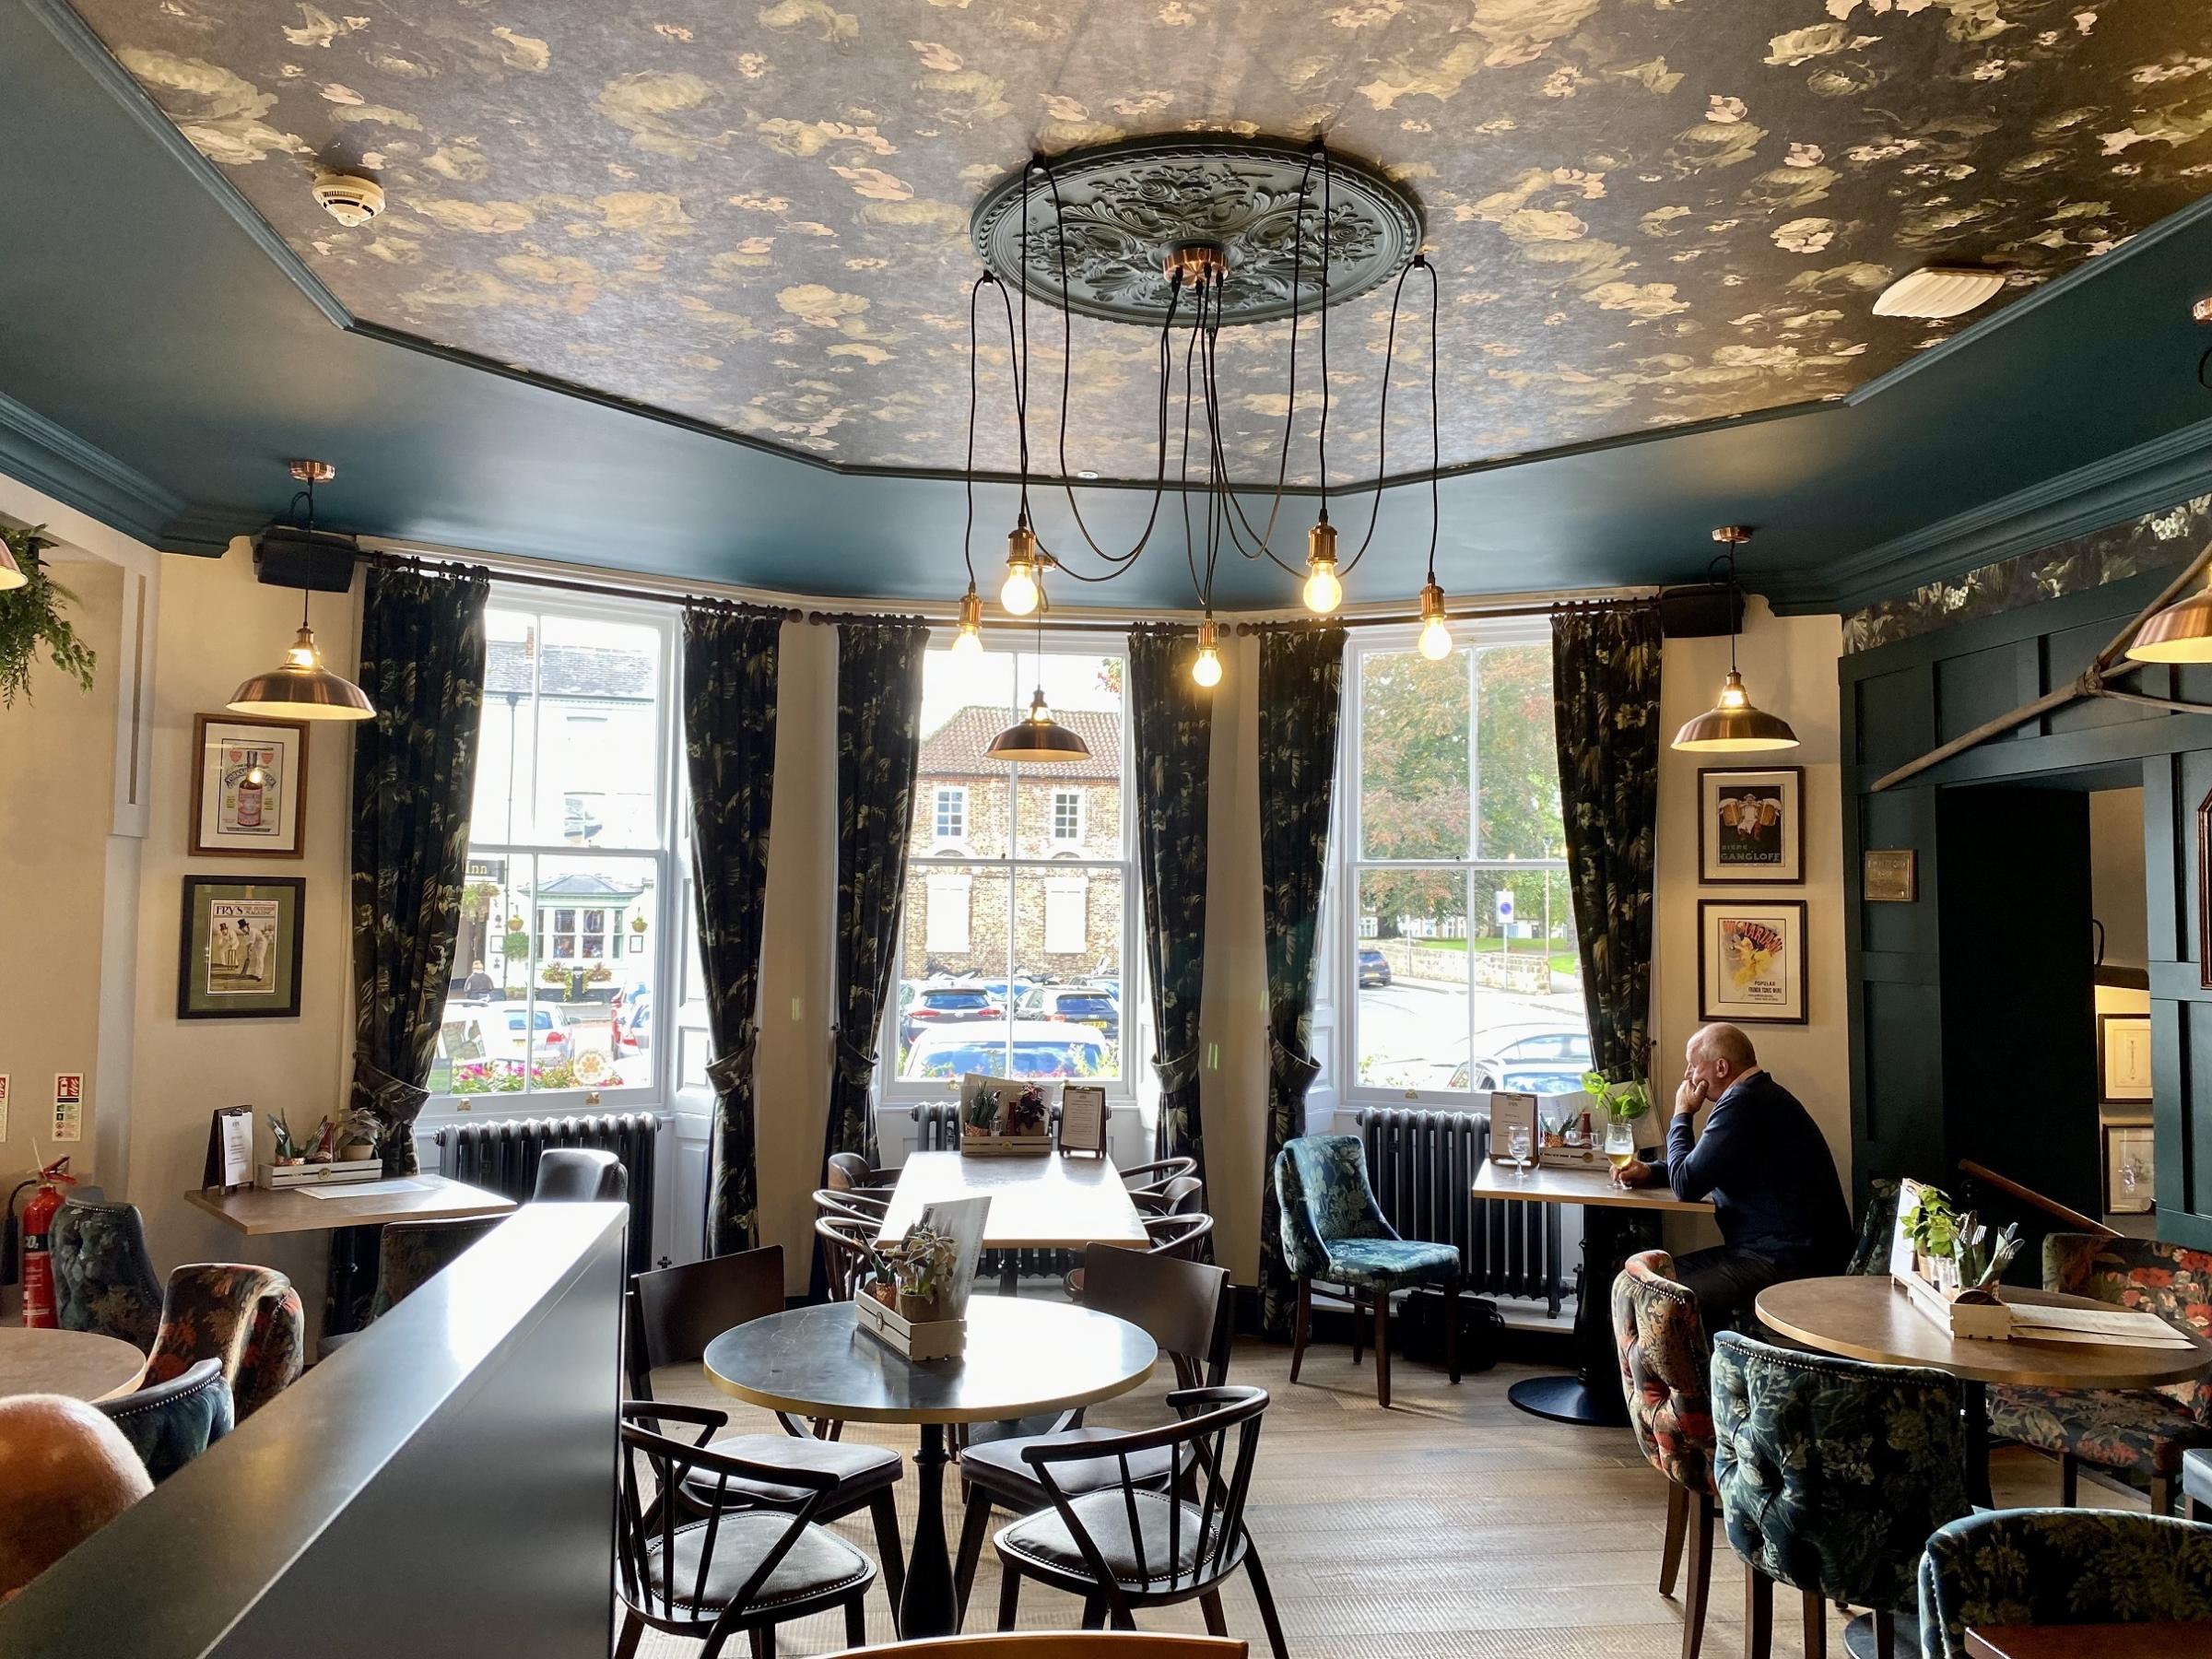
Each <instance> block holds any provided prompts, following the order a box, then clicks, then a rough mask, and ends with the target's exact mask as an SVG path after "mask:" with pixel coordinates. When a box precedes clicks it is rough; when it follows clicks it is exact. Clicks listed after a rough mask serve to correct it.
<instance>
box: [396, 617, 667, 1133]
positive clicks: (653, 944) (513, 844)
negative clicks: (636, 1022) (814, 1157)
mask: <svg viewBox="0 0 2212 1659" xmlns="http://www.w3.org/2000/svg"><path fill="white" fill-rule="evenodd" d="M487 608H488V609H492V610H500V609H519V610H529V611H533V612H535V613H536V614H537V615H539V616H541V617H559V618H564V619H566V620H569V621H577V622H612V623H618V624H622V625H625V626H639V625H642V626H645V627H649V628H651V629H653V630H654V632H655V634H656V635H657V636H658V641H659V645H658V653H657V656H656V660H655V663H654V684H655V687H656V691H657V697H656V702H655V706H654V727H655V730H654V745H655V747H656V748H657V749H658V751H659V754H660V765H659V766H658V767H657V768H656V769H655V775H654V780H653V824H654V827H655V830H656V835H655V843H656V844H655V845H653V846H652V847H636V848H631V847H587V846H578V845H577V844H576V843H574V842H572V841H496V840H490V839H483V838H479V837H477V835H475V834H474V833H472V834H471V835H470V837H469V841H468V851H469V853H470V854H471V855H472V856H473V855H475V854H477V853H482V854H484V855H486V856H489V857H504V858H506V859H508V860H509V865H508V868H509V870H510V872H511V873H512V869H513V861H514V860H517V859H522V858H528V859H531V860H533V869H534V871H541V872H542V869H543V867H544V861H545V860H547V859H558V860H574V859H579V858H584V859H588V858H593V857H602V858H618V859H623V860H637V861H639V862H640V863H641V864H650V865H652V868H653V891H654V892H655V893H656V894H658V895H660V896H661V898H660V904H661V916H660V923H659V925H658V926H656V927H655V928H653V934H652V936H651V938H650V939H649V941H648V943H649V948H648V949H647V951H646V952H645V953H644V955H643V956H642V957H633V956H630V955H629V954H624V955H622V956H620V957H613V956H610V957H607V958H606V962H607V963H608V964H609V965H610V966H611V967H613V968H614V970H615V975H616V981H617V982H618V983H619V982H621V981H622V980H624V979H627V978H628V977H629V965H630V964H631V963H633V962H636V963H638V964H639V965H640V966H644V965H647V964H650V966H651V968H652V973H651V980H652V983H653V1001H654V1003H655V1004H656V1005H658V1006H656V1007H655V1008H654V1011H653V1012H654V1021H653V1024H654V1030H653V1046H652V1047H650V1048H648V1049H645V1050H644V1051H642V1052H641V1053H639V1054H637V1055H635V1056H632V1058H631V1059H629V1060H625V1061H623V1062H622V1063H621V1066H622V1070H623V1072H624V1075H625V1076H626V1077H629V1076H635V1075H636V1074H635V1073H634V1071H632V1069H631V1068H632V1065H633V1064H635V1063H636V1062H643V1063H644V1068H645V1077H644V1079H643V1080H642V1081H641V1082H637V1083H629V1082H625V1083H623V1084H621V1085H619V1086H618V1087H605V1086H603V1087H601V1088H598V1089H597V1090H595V1091H594V1090H590V1089H585V1088H559V1089H554V1088H546V1089H524V1090H523V1091H521V1092H519V1093H515V1094H480V1095H453V1094H444V1095H433V1096H431V1097H430V1099H429V1101H427V1102H426V1103H425V1105H424V1108H423V1112H422V1116H421V1118H420V1119H418V1122H417V1124H416V1134H417V1136H418V1139H419V1138H421V1137H424V1136H427V1135H429V1133H430V1132H432V1131H434V1130H436V1129H438V1128H440V1127H441V1126H443V1125H444V1124H449V1123H450V1124H463V1123H466V1122H468V1121H469V1120H470V1119H472V1118H476V1117H530V1116H535V1115H541V1114H543V1113H544V1112H547V1111H559V1112H565V1113H572V1112H575V1111H577V1110H578V1109H579V1108H580V1107H581V1106H582V1103H583V1099H584V1096H585V1095H586V1094H587V1093H594V1092H595V1093H596V1094H597V1095H598V1097H599V1105H598V1107H597V1110H600V1111H605V1112H640V1111H658V1112H666V1111H668V1110H669V1109H670V1098H671V1097H672V1096H673V1095H674V1093H675V1091H676V1089H677V1077H676V1052H675V1049H676V1044H675V1042H674V1041H672V1039H674V1037H675V1035H676V1027H677V1020H676V1018H673V1017H674V1016H675V1015H676V1014H677V1001H678V998H677V996H676V995H675V994H673V993H674V992H676V991H677V990H678V989H680V987H678V986H677V975H679V974H680V973H681V972H682V971H683V956H682V950H683V946H684V941H685V938H686V936H687V935H686V932H685V927H686V924H685V916H686V915H687V914H688V912H689V907H690V904H691V885H690V870H689V868H688V863H689V861H688V858H685V857H684V856H682V853H681V848H682V845H683V832H682V827H681V826H680V825H679V824H678V822H677V817H678V814H679V812H680V809H681V803H682V802H683V800H684V798H685V797H684V790H683V785H682V774H681V771H680V770H679V769H680V768H681V766H682V765H683V748H682V745H683V709H682V698H681V696H680V695H679V692H678V688H679V687H680V685H681V684H682V681H681V679H680V677H679V675H680V658H679V653H680V650H681V641H682V635H683V618H682V613H681V612H680V611H679V610H677V608H676V607H675V606H667V605H659V604H654V603H653V602H651V601H645V600H622V599H613V598H601V597H595V596H594V597H590V598H585V597H582V596H581V595H574V594H563V593H560V592H559V591H557V590H553V589H548V588H541V587H538V586H535V584H533V583H531V582H527V581H513V582H493V583H492V587H491V594H490V598H489V600H488V605H487ZM543 666H544V655H543V653H537V654H535V655H534V656H533V657H532V659H531V667H530V673H531V694H532V697H533V699H534V700H535V696H536V693H537V677H538V675H539V674H540V672H541V671H542V669H543ZM531 731H532V736H533V741H532V744H531V748H530V753H529V756H528V759H527V762H526V764H527V767H528V769H529V770H528V777H527V781H526V782H525V780H524V774H523V772H522V771H520V770H518V772H517V775H516V781H515V785H514V787H515V789H516V790H517V791H522V792H524V798H526V799H529V800H532V801H535V800H536V799H537V782H538V780H537V777H536V772H535V769H536V765H537V760H538V748H539V744H538V741H537V738H538V735H539V732H540V726H539V723H537V722H535V721H534V722H533V723H532V726H531ZM520 764H522V762H521V761H520V759H519V758H518V767H519V765H520ZM488 828H489V829H491V830H493V831H494V832H495V833H496V832H497V831H498V830H500V829H501V828H502V826H499V825H492V826H488ZM472 830H473V825H472ZM679 906H680V907H681V908H679ZM573 908H575V910H576V911H577V912H578V914H577V921H578V923H579V924H580V925H579V928H578V934H577V936H578V940H579V946H580V947H581V941H582V927H581V924H582V919H583V918H582V912H583V911H584V910H585V909H586V908H589V907H587V906H584V905H582V904H578V905H575V906H574V907H573ZM599 908H601V909H605V910H607V911H608V912H610V918H609V919H610V921H611V911H612V909H613V907H612V906H606V905H602V906H600V907H599ZM528 914H529V915H530V917H531V919H532V921H533V923H534V924H535V921H536V920H537V919H538V917H539V916H540V915H541V914H543V912H542V911H541V910H540V908H539V906H538V901H537V895H536V893H535V891H533V892H532V894H531V898H530V909H529V912H528ZM533 935H534V938H535V927H534V928H533ZM608 937H609V939H610V941H613V942H614V943H619V940H618V937H617V935H614V934H611V933H610V934H609V935H608ZM533 963H534V964H535V946H534V949H533ZM639 977H641V978H643V977H646V976H645V975H643V974H641V975H639ZM538 989H539V987H538V983H537V975H536V974H535V972H532V973H531V974H530V976H529V980H528V988H527V991H526V992H525V997H524V1000H525V1001H526V1003H527V1004H528V1005H529V1008H530V1013H529V1015H528V1016H527V1018H528V1019H530V1020H531V1021H535V1018H536V1005H537V994H538ZM664 1016H667V1017H669V1018H664ZM525 1029H527V1028H525ZM524 1055H525V1064H527V1055H528V1048H527V1046H525V1049H524Z"/></svg>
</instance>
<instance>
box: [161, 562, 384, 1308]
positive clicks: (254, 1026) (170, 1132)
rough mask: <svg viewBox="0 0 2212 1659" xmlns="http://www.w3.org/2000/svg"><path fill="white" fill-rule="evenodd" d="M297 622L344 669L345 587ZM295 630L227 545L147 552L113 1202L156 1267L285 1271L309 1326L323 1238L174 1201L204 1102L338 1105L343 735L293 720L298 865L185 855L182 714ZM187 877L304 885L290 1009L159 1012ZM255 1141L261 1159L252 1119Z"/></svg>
mask: <svg viewBox="0 0 2212 1659" xmlns="http://www.w3.org/2000/svg"><path fill="white" fill-rule="evenodd" d="M357 587H358V584H357ZM310 616H311V619H312V624H313V627H314V629H315V635H316V639H317V641H318V642H319V643H320V644H321V645H322V647H323V652H324V661H325V662H327V663H328V664H329V665H331V666H332V667H334V668H335V669H337V670H338V671H339V672H340V673H342V674H351V673H352V672H353V670H354V666H355V664H356V662H357V661H358V657H359V648H358V641H359V635H360V627H359V606H358V602H357V600H356V597H355V595H353V594H316V595H315V596H314V599H313V601H312V605H311V606H310ZM299 625H300V595H299V594H298V593H297V592H294V591H290V590H287V589H281V588H274V587H266V586H264V585H263V584H262V583H261V582H258V581H256V580H255V578H254V574H253V559H252V556H251V555H250V554H248V553H246V552H245V551H243V550H242V549H240V550H234V551H233V552H231V553H230V554H229V555H227V556H226V557H224V558H222V559H188V558H180V557H171V558H168V559H164V560H163V563H162V591H161V610H160V621H159V634H158V638H159V662H160V665H161V666H160V672H159V676H158V677H157V679H156V683H155V696H154V704H153V721H154V727H155V730H154V744H153V767H152V774H151V778H150V786H151V787H150V796H149V806H150V808H151V815H152V822H151V828H150V830H149V832H148V834H147V840H146V843H145V848H144V853H143V855H142V863H141V869H140V876H141V887H140V895H139V915H138V922H139V926H138V974H137V995H136V1012H135V1030H134V1035H133V1042H134V1071H135V1090H134V1095H133V1100H132V1103H131V1123H130V1179H129V1182H128V1190H127V1194H125V1195H127V1196H128V1197H129V1198H130V1200H131V1202H133V1203H134V1204H135V1205H137V1206H139V1208H140V1209H141V1210H143V1211H144V1212H145V1214H146V1223H147V1241H148V1243H149V1245H150V1246H151V1248H152V1251H153V1255H154V1260H155V1263H156V1265H159V1267H161V1268H162V1269H163V1270H164V1271H166V1270H167V1269H168V1268H169V1267H171V1266H172V1265H176V1264H177V1263H180V1262H199V1261H239V1260H252V1261H256V1262H261V1263H264V1264H265V1265H269V1266H272V1267H277V1268H279V1269H281V1270H282V1271H283V1272H285V1273H287V1274H289V1275H290V1276H291V1277H292V1279H293V1281H294V1282H295V1283H296V1284H297V1285H298V1286H299V1288H300V1295H301V1298H302V1300H304V1301H305V1302H306V1304H307V1306H308V1308H309V1310H310V1319H311V1322H312V1320H313V1319H314V1317H315V1316H316V1315H317V1313H318V1312H319V1310H320V1309H321V1306H322V1291H323V1277H324V1261H325V1259H326V1240H325V1238H324V1236H323V1235H320V1234H302V1235H287V1236H280V1237H275V1238H263V1239H253V1240H248V1239H245V1238H243V1237H241V1235H239V1234H238V1233H235V1232H232V1231H231V1230H229V1229H228V1228H226V1227H224V1226H222V1225H221V1224H220V1223H218V1222H217V1221H215V1220H214V1219H212V1218H209V1217H207V1216H205V1215H203V1214H201V1213H200V1212H199V1211H198V1210H196V1209H194V1208H192V1207H191V1206H189V1205H187V1204H186V1203H185V1202H184V1200H183V1196H182V1194H184V1192H185V1191H186V1190H187V1189H188V1188H192V1187H196V1186H198V1185H199V1184H200V1174H201V1169H202V1164H203V1160H204V1159H205V1158H206V1149H207V1122H208V1113H209V1112H213V1111H214V1110H215V1109H216V1108H217V1107H218V1106H236V1105H241V1104H248V1103H250V1104H252V1105H253V1106H254V1107H255V1108H256V1109H257V1111H258V1112H267V1111H271V1110H275V1109H278V1108H281V1109H283V1110H284V1111H285V1112H288V1114H289V1117H290V1120H291V1123H292V1124H293V1126H294V1127H296V1128H312V1127H313V1125H314V1124H315V1122H316V1120H317V1119H319V1118H321V1117H323V1116H324V1115H325V1114H329V1113H335V1112H336V1111H337V1110H338V1108H339V1107H340V1106H341V1105H342V1104H343V1103H344V1100H345V1090H346V1085H347V1077H348V1074H349V1069H350V1068H349V1061H350V1055H351V1050H352V1020H351V1015H350V1008H351V1001H350V995H349V990H348V973H349V956H350V944H349V935H350V928H349V924H348V921H347V911H348V906H347V894H346V888H347V865H348V863H349V859H348V848H347V794H348V787H349V783H350V774H351V771H352V747H353V746H352V742H351V739H350V737H349V736H348V735H347V733H346V731H345V730H344V729H343V728H342V727H341V726H337V725H333V724H324V725H322V726H319V727H311V729H310V737H309V745H308V767H307V791H308V796H307V804H306V810H305V813H304V815H303V818H302V822H303V824H304V825H305V834H306V856H305V857H304V858H299V859H268V860H246V859H234V858H196V859H195V858H190V857H187V856H186V854H185V848H186V846H187V845H188V844H189V843H188V839H187V831H188V826H187V823H186V818H187V817H188V815H189V813H190V810H191V803H192V773H193V765H194V756H193V749H192V722H193V716H194V714H201V713H215V712H220V711H221V709H222V707H223V703H224V700H226V699H227V698H228V697H229V695H230V693H231V691H232V689H233V688H236V686H237V685H238V683H239V681H240V680H241V679H243V678H244V677H246V676H247V675H249V674H251V673H253V672H254V671H255V670H256V669H259V668H264V667H266V666H267V665H269V664H271V663H273V662H275V661H276V660H277V657H278V656H279V655H280V654H281V653H282V652H283V649H284V647H285V646H286V645H287V644H288V643H289V642H290V639H291V634H292V630H293V629H296V628H298V627H299ZM187 873H193V874H203V875H213V876H223V877H231V878H237V877H241V876H244V875H248V874H254V875H270V876H300V877H305V878H306V881H307V889H306V899H305V906H304V909H303V911H302V926H303V928H304V930H305V931H304V937H303V940H302V947H303V955H302V959H301V964H300V985H301V999H300V1018H297V1019H179V1018H177V942H178V925H179V920H180V916H181V913H182V895H183V877H185V875H186V874H187ZM260 1142H261V1147H262V1150H263V1151H264V1152H265V1151H266V1150H267V1132H266V1130H265V1129H264V1130H262V1131H261V1132H260Z"/></svg>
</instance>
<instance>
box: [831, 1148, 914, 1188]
mask: <svg viewBox="0 0 2212 1659" xmlns="http://www.w3.org/2000/svg"><path fill="white" fill-rule="evenodd" d="M822 1184H823V1185H824V1186H826V1187H829V1188H830V1189H831V1190H832V1191H835V1192H841V1193H844V1192H866V1191H869V1190H871V1189H876V1188H882V1189H885V1190H887V1191H888V1189H889V1188H891V1187H894V1186H897V1185H898V1184H899V1171H896V1170H878V1169H876V1168H874V1167H872V1166H871V1165H870V1164H869V1162H868V1160H867V1159H865V1158H863V1157H862V1156H861V1155H860V1154H859V1153H857V1152H832V1153H830V1160H829V1162H828V1163H827V1164H826V1165H825V1166H824V1168H823V1180H822Z"/></svg>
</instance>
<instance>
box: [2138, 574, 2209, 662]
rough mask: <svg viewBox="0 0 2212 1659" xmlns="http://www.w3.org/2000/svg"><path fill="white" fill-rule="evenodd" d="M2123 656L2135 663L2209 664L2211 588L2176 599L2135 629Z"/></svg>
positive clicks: (2201, 589)
mask: <svg viewBox="0 0 2212 1659" xmlns="http://www.w3.org/2000/svg"><path fill="white" fill-rule="evenodd" d="M2127 655H2128V660H2129V661H2131V662H2136V663H2212V588H2200V589H2199V590H2198V591H2197V592H2195V593H2194V594H2190V595H2189V597H2188V598H2186V599H2177V600H2176V601H2174V603H2173V604H2171V605H2170V606H2167V607H2166V608H2165V609H2164V610H2162V611H2160V612H2159V613H2158V614H2157V615H2156V616H2154V617H2152V618H2150V619H2149V620H2148V621H2147V622H2145V623H2144V624H2143V626H2142V627H2140V628H2138V629H2136V637H2135V640H2134V641H2133V642H2132V643H2131V644H2130V645H2129V646H2128V648H2127Z"/></svg>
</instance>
